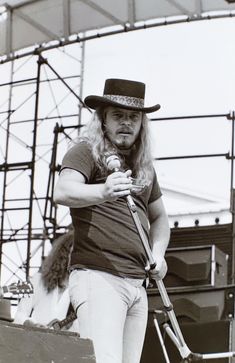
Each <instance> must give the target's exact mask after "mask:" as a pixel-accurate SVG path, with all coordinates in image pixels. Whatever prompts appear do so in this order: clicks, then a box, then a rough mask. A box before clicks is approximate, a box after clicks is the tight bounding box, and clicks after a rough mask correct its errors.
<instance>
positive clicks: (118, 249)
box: [55, 79, 170, 363]
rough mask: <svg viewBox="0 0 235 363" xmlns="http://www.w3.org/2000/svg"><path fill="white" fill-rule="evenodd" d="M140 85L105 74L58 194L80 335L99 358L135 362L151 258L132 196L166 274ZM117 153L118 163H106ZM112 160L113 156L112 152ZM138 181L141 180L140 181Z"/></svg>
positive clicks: (159, 270)
mask: <svg viewBox="0 0 235 363" xmlns="http://www.w3.org/2000/svg"><path fill="white" fill-rule="evenodd" d="M144 97H145V84H143V83H141V82H135V81H129V80H122V79H108V80H106V82H105V87H104V94H103V96H101V97H100V96H88V97H86V99H85V104H86V105H87V106H88V107H90V108H92V109H94V110H95V113H94V115H93V118H92V120H91V122H90V123H88V125H86V127H84V132H83V136H82V137H80V138H79V140H78V142H77V143H76V144H75V145H74V146H73V147H72V148H71V149H70V150H69V151H68V152H67V154H66V155H65V157H64V159H63V162H62V167H61V172H60V177H59V180H58V183H57V186H56V189H55V201H56V202H57V203H60V204H63V205H66V206H68V207H70V210H71V216H72V221H73V225H74V230H75V241H74V250H73V252H72V257H71V268H70V270H71V273H70V278H69V289H70V296H71V301H72V304H73V307H74V309H75V310H76V311H77V315H78V321H79V329H80V331H79V333H80V335H81V337H84V338H90V339H92V340H93V344H94V349H95V355H96V361H97V363H114V362H115V363H138V362H139V361H140V357H141V352H142V347H143V342H144V336H145V330H146V322H147V312H148V308H147V294H146V290H145V287H144V285H145V280H146V277H147V269H148V268H147V266H148V261H147V258H146V254H145V250H144V247H143V245H142V243H141V239H140V236H139V234H138V231H137V229H136V226H135V224H134V221H133V218H132V215H131V213H130V210H129V208H128V206H127V201H126V197H127V196H128V195H130V194H131V195H132V197H133V200H134V202H135V204H136V208H137V212H138V216H139V219H140V221H141V225H142V228H143V230H144V233H145V234H146V236H147V237H148V239H149V243H150V245H151V246H152V252H153V256H154V259H155V261H156V266H157V267H156V268H155V269H154V271H152V272H151V275H152V277H154V278H162V277H164V275H165V273H166V270H167V267H166V262H165V259H164V254H165V251H166V248H167V245H168V242H169V235H170V232H169V225H168V218H167V215H166V212H165V209H164V206H163V202H162V199H161V191H160V188H159V185H158V183H157V178H156V174H155V171H154V168H153V164H152V158H151V154H150V150H149V140H148V123H149V121H148V118H147V116H146V114H147V113H150V112H154V111H156V110H158V109H159V108H160V105H155V106H152V107H144ZM113 155H115V159H116V158H118V159H119V160H120V163H121V167H120V170H115V171H113V170H110V169H113V167H112V163H110V164H111V165H110V164H109V163H108V160H109V159H110V158H109V157H110V156H113ZM111 159H112V158H111ZM141 185H142V186H143V187H141Z"/></svg>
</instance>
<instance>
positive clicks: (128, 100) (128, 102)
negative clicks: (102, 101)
mask: <svg viewBox="0 0 235 363" xmlns="http://www.w3.org/2000/svg"><path fill="white" fill-rule="evenodd" d="M103 97H104V98H107V99H108V100H111V101H114V102H117V103H120V104H121V105H124V106H133V107H137V108H143V107H144V100H143V99H141V98H137V97H129V96H121V95H107V94H106V95H103Z"/></svg>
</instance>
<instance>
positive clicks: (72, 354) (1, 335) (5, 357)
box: [0, 321, 96, 363]
mask: <svg viewBox="0 0 235 363" xmlns="http://www.w3.org/2000/svg"><path fill="white" fill-rule="evenodd" d="M0 351H1V354H0V363H32V362H33V363H52V362H54V363H74V362H76V363H95V362H96V360H95V355H94V350H93V344H92V341H91V340H89V339H81V338H79V336H78V334H76V333H69V332H57V331H53V330H50V329H40V328H33V327H24V326H22V325H16V324H12V323H7V322H3V321H0Z"/></svg>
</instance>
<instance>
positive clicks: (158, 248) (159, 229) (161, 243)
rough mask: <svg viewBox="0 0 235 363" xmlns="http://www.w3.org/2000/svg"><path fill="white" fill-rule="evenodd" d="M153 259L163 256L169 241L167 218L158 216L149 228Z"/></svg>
mask: <svg viewBox="0 0 235 363" xmlns="http://www.w3.org/2000/svg"><path fill="white" fill-rule="evenodd" d="M150 240H151V241H152V244H153V247H152V253H153V257H156V256H158V255H159V254H160V255H161V256H164V255H165V252H166V249H167V247H168V244H169V240H170V227H169V223H168V218H167V216H165V215H163V216H159V217H158V218H157V219H156V220H155V221H154V222H153V223H151V226H150Z"/></svg>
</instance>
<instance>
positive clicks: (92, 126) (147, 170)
mask: <svg viewBox="0 0 235 363" xmlns="http://www.w3.org/2000/svg"><path fill="white" fill-rule="evenodd" d="M103 115H104V108H100V109H97V110H96V111H95V112H94V113H93V115H92V118H91V120H90V121H89V122H88V123H87V124H86V125H85V126H84V127H83V129H82V132H81V135H80V136H79V138H78V141H86V142H87V143H88V144H89V145H90V147H91V151H92V155H93V157H94V160H95V161H96V163H97V165H98V167H99V168H100V169H101V170H103V169H105V168H106V165H105V158H106V155H107V154H112V153H118V151H117V148H116V147H115V145H113V144H112V143H111V142H110V141H109V139H108V138H107V137H105V130H104V126H103V125H104V119H103ZM148 123H149V119H148V118H147V116H146V114H143V117H142V124H141V129H140V132H139V136H138V139H137V140H136V142H135V145H134V147H133V150H132V153H131V157H130V159H131V160H129V163H130V162H131V165H129V166H130V167H131V169H132V175H133V176H134V177H135V178H137V179H138V182H140V183H142V184H145V185H149V184H150V182H151V180H152V176H153V162H152V156H151V150H150V137H149V127H148ZM122 158H123V157H122Z"/></svg>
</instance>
